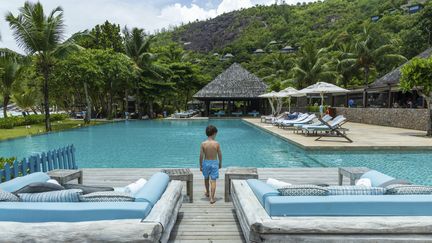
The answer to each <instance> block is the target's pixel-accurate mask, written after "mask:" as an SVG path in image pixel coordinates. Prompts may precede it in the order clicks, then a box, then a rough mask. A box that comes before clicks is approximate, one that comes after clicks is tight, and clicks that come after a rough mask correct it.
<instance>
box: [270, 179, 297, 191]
mask: <svg viewBox="0 0 432 243" xmlns="http://www.w3.org/2000/svg"><path fill="white" fill-rule="evenodd" d="M266 183H267V184H269V185H270V186H271V187H273V188H274V189H279V188H283V187H287V186H291V185H292V184H291V183H287V182H284V181H280V180H276V179H273V178H268V179H267V182H266Z"/></svg>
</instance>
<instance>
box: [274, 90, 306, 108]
mask: <svg viewBox="0 0 432 243" xmlns="http://www.w3.org/2000/svg"><path fill="white" fill-rule="evenodd" d="M305 95H306V94H304V93H300V92H299V91H298V90H297V89H295V88H293V87H288V88H286V89H284V90H281V91H279V92H278V94H277V97H279V98H281V100H280V101H281V102H280V108H279V111H280V110H281V109H282V98H288V112H291V97H302V96H305Z"/></svg>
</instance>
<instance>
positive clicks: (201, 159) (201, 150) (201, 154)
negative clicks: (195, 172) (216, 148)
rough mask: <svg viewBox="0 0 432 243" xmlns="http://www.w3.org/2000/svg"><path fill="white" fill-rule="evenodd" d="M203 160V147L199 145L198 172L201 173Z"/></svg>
mask: <svg viewBox="0 0 432 243" xmlns="http://www.w3.org/2000/svg"><path fill="white" fill-rule="evenodd" d="M203 159H204V147H203V145H202V144H201V148H200V156H199V165H200V171H202V163H203Z"/></svg>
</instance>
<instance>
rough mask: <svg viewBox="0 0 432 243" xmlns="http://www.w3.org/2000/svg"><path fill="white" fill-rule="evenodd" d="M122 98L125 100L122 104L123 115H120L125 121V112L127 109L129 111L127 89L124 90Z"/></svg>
mask: <svg viewBox="0 0 432 243" xmlns="http://www.w3.org/2000/svg"><path fill="white" fill-rule="evenodd" d="M124 96H125V98H124V102H123V112H122V113H123V114H122V116H123V118H125V119H126V112H128V109H129V101H128V100H129V99H128V97H129V92H128V89H125V94H124Z"/></svg>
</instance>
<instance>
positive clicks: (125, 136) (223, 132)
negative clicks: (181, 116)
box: [0, 120, 432, 185]
mask: <svg viewBox="0 0 432 243" xmlns="http://www.w3.org/2000/svg"><path fill="white" fill-rule="evenodd" d="M209 124H213V125H215V126H216V127H217V128H218V129H219V133H218V135H217V137H216V140H218V141H219V142H220V144H221V148H222V153H223V156H222V157H223V166H225V167H226V166H254V167H338V166H366V167H369V168H372V169H376V170H379V171H382V172H383V173H387V174H389V175H392V176H394V177H397V178H403V179H407V180H410V181H413V182H416V183H423V184H430V185H432V161H431V160H430V158H431V155H432V152H426V151H424V152H422V151H421V152H406V153H401V152H397V151H396V152H388V151H386V152H383V151H374V152H320V151H317V152H310V151H305V150H303V149H301V148H299V147H297V146H295V145H293V144H291V143H289V142H287V141H285V140H282V139H280V138H278V137H275V136H273V135H271V134H269V133H267V132H265V131H263V130H261V129H259V128H256V127H254V126H252V125H249V124H247V123H246V122H243V121H241V120H194V121H191V120H188V121H186V120H185V121H169V120H163V121H162V120H152V121H125V122H115V123H109V124H105V125H99V126H93V127H87V128H81V129H74V130H69V131H64V132H54V133H50V134H46V135H39V136H31V137H30V136H29V137H25V138H19V139H13V140H8V141H3V142H0V157H10V156H16V157H18V158H19V159H21V158H23V157H27V156H29V155H31V154H34V153H40V152H43V151H48V150H50V149H54V148H59V147H63V146H66V145H68V144H74V145H75V147H76V149H77V150H76V152H77V154H76V159H77V163H78V165H79V166H80V167H81V168H89V167H96V168H111V167H130V168H133V167H144V168H146V167H149V168H150V167H198V157H199V148H200V143H201V142H202V141H204V140H205V139H206V136H205V127H206V126H207V125H209Z"/></svg>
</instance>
